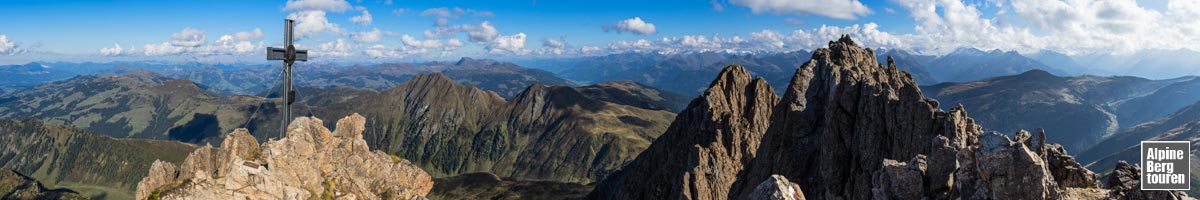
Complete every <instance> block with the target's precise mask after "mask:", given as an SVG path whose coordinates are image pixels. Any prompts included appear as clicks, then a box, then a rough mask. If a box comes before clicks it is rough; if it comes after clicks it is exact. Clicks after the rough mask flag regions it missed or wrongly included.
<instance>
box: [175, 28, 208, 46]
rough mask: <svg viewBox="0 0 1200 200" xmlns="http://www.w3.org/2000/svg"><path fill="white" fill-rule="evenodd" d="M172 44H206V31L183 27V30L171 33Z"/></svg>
mask: <svg viewBox="0 0 1200 200" xmlns="http://www.w3.org/2000/svg"><path fill="white" fill-rule="evenodd" d="M171 45H175V46H178V47H197V46H200V45H204V31H201V30H199V29H193V28H191V27H186V28H183V31H180V32H178V33H174V34H171Z"/></svg>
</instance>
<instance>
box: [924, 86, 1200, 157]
mask: <svg viewBox="0 0 1200 200" xmlns="http://www.w3.org/2000/svg"><path fill="white" fill-rule="evenodd" d="M1197 81H1200V80H1197V78H1196V77H1181V78H1175V79H1166V80H1150V79H1145V78H1138V77H1130V76H1092V75H1084V76H1074V77H1063V76H1056V75H1053V74H1051V73H1049V72H1046V71H1041V70H1031V71H1027V72H1024V73H1021V74H1018V75H1011V76H1001V77H995V78H988V79H983V80H978V81H970V82H963V83H943V84H938V85H933V86H926V87H922V88H921V90H922V91H924V92H925V94H927V95H929V97H931V98H936V99H938V100H939V101H941V102H942V104H941V105H942V106H943V108H945V107H948V106H954V105H960V104H961V105H964V106H966V107H967V108H972V109H971V110H970V111H971V113H972V116H974V118H975V119H976V120H977V123H979V124H981V125H984V126H986V127H988V128H990V130H995V131H1001V132H1014V131H1017V130H1021V129H1025V130H1033V129H1037V128H1044V129H1045V130H1046V131H1050V132H1055V133H1057V134H1053V135H1051V136H1050V138H1047V140H1048V141H1049V142H1055V143H1062V144H1063V146H1064V147H1066V149H1067V150H1068V151H1071V152H1082V151H1084V150H1087V149H1088V148H1091V147H1093V146H1095V145H1096V144H1097V143H1099V142H1100V141H1101V140H1102V139H1104V138H1106V137H1109V136H1111V135H1113V134H1115V133H1117V132H1120V131H1121V130H1122V129H1124V128H1127V127H1131V126H1134V125H1137V124H1140V123H1143V122H1147V121H1151V120H1154V119H1157V118H1159V117H1163V116H1166V115H1169V114H1171V113H1172V112H1175V111H1176V110H1179V109H1181V108H1183V107H1185V106H1187V105H1190V104H1191V103H1195V102H1196V101H1200V95H1198V93H1200V87H1198V86H1200V85H1197V84H1196V82H1197Z"/></svg>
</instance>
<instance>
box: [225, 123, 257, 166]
mask: <svg viewBox="0 0 1200 200" xmlns="http://www.w3.org/2000/svg"><path fill="white" fill-rule="evenodd" d="M221 149H226V150H229V153H230V155H229V157H233V156H237V157H241V158H243V159H250V160H254V159H258V156H259V155H261V151H260V150H259V148H258V140H257V139H254V135H250V131H248V130H246V129H245V128H238V129H234V130H233V132H232V133H229V135H226V136H225V140H224V141H222V142H221Z"/></svg>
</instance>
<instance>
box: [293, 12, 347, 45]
mask: <svg viewBox="0 0 1200 200" xmlns="http://www.w3.org/2000/svg"><path fill="white" fill-rule="evenodd" d="M287 18H288V19H293V20H296V24H295V25H296V27H295V28H294V29H293V31H295V37H296V39H304V38H307V37H308V36H310V35H313V34H317V33H322V32H332V33H340V32H342V30H341V28H340V27H338V25H337V24H335V23H331V22H329V20H328V19H326V18H325V11H320V10H310V11H300V12H294V13H291V14H288V16H287Z"/></svg>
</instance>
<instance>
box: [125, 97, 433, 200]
mask: <svg viewBox="0 0 1200 200" xmlns="http://www.w3.org/2000/svg"><path fill="white" fill-rule="evenodd" d="M321 124H322V122H321V120H320V119H316V118H311V117H301V118H297V119H296V120H294V121H293V122H292V123H291V124H290V125H289V126H288V132H287V135H286V136H285V137H283V138H280V139H279V140H271V141H267V142H266V143H264V144H262V145H258V144H257V142H256V141H255V140H254V139H253V138H252V137H249V133H248V132H246V131H245V130H236V131H234V132H233V133H230V134H229V136H228V138H226V140H225V141H224V142H223V143H222V146H221V148H212V147H210V146H206V147H202V148H200V149H197V150H196V151H195V152H193V153H192V154H191V155H189V156H188V158H187V159H186V160H185V161H184V162H183V163H182V164H180V166H178V167H176V166H173V165H171V164H170V163H166V162H155V164H154V166H153V167H152V168H151V171H150V174H149V175H148V176H147V177H146V178H144V179H142V182H140V183H139V184H138V191H137V193H136V195H137V196H136V197H137V198H138V199H146V198H151V197H153V198H157V199H311V198H322V199H327V198H336V199H422V198H424V195H425V194H427V193H429V190H431V189H432V188H433V182H432V179H431V177H430V176H429V175H428V174H426V173H425V171H423V170H421V169H420V168H417V167H416V166H415V165H413V164H411V163H409V162H408V161H407V160H404V159H401V158H398V157H394V156H390V155H387V154H385V153H383V152H381V151H371V150H370V149H369V148H368V147H367V145H366V141H364V140H363V139H362V131H363V130H364V128H363V126H364V124H365V119H364V118H363V117H362V116H360V115H358V114H353V115H351V116H349V117H346V118H343V119H342V120H339V121H338V123H337V125H338V129H337V130H336V131H333V132H331V131H329V129H327V128H325V127H324V126H322V125H321Z"/></svg>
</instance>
